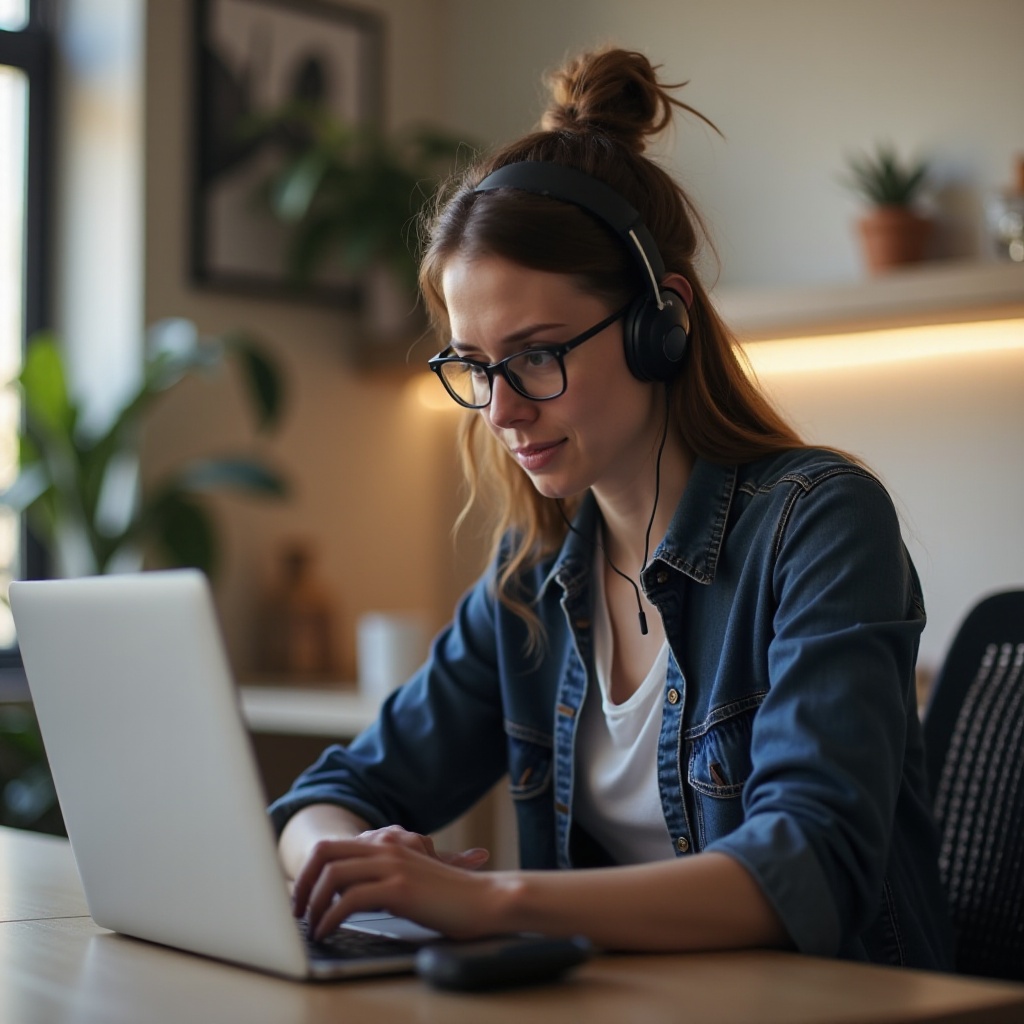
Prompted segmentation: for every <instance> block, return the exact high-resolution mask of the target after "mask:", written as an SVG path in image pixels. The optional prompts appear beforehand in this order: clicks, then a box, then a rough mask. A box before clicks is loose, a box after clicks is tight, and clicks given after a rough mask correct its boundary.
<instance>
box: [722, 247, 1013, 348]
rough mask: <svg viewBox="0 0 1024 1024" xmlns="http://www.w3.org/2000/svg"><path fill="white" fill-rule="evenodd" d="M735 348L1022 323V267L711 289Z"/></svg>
mask: <svg viewBox="0 0 1024 1024" xmlns="http://www.w3.org/2000/svg"><path fill="white" fill-rule="evenodd" d="M712 298H713V300H714V302H715V304H716V306H717V308H718V310H719V312H720V313H721V315H722V316H723V318H724V319H725V322H726V323H727V324H728V325H729V326H730V327H731V328H732V329H733V330H734V331H736V333H737V334H738V335H739V336H740V339H741V340H743V341H763V340H767V339H771V338H784V337H785V338H789V337H799V336H806V335H811V334H835V333H848V332H852V331H862V330H870V329H879V328H886V327H905V326H911V325H916V324H929V323H957V322H959V323H964V322H968V321H971V320H996V319H1005V318H1011V317H1018V316H1024V263H1011V262H1006V263H996V262H974V263H953V262H949V263H941V262H934V263H922V264H915V265H913V266H908V267H906V268H899V269H896V270H892V271H889V272H888V273H886V274H882V275H879V276H877V277H872V278H868V279H865V280H864V281H860V282H854V283H849V284H835V285H822V286H818V287H792V288H742V287H722V288H719V289H716V290H715V291H714V293H713V294H712Z"/></svg>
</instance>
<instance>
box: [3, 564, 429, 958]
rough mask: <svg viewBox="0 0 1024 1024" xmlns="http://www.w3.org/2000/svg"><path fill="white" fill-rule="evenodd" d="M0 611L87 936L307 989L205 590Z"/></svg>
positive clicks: (101, 590)
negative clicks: (87, 917) (74, 867)
mask: <svg viewBox="0 0 1024 1024" xmlns="http://www.w3.org/2000/svg"><path fill="white" fill-rule="evenodd" d="M10 599H11V608H12V611H13V614H14V620H15V625H16V628H17V634H18V641H19V644H20V647H21V652H22V658H23V661H24V664H25V671H26V675H27V677H28V683H29V690H30V692H31V696H32V700H33V703H34V706H35V709H36V715H37V717H38V720H39V726H40V731H41V733H42V736H43V742H44V745H45V747H46V752H47V757H48V759H49V762H50V768H51V771H52V773H53V778H54V784H55V786H56V789H57V795H58V798H59V800H60V805H61V809H62V811H63V814H64V820H65V824H66V826H67V831H68V836H69V838H70V840H71V845H72V848H73V851H74V854H75V859H76V861H77V863H78V868H79V873H80V874H81V877H82V886H83V889H84V890H85V896H86V900H87V903H88V906H89V911H90V913H91V915H92V917H93V919H94V920H95V921H96V923H97V924H99V925H101V926H102V927H105V928H110V929H112V930H114V931H118V932H122V933H125V934H127V935H133V936H136V937H138V938H143V939H148V940H150V941H154V942H159V943H163V944H165V945H168V946H174V947H178V948H181V949H187V950H190V951H192V952H197V953H203V954H206V955H208V956H213V957H217V958H220V959H224V960H231V961H235V962H238V963H242V964H245V965H247V966H251V967H257V968H261V969H264V970H268V971H273V972H275V973H280V974H285V975H288V976H291V977H303V976H308V975H309V974H310V973H311V967H310V962H309V958H308V956H307V953H306V948H305V945H304V943H303V941H302V940H301V938H300V937H299V934H298V930H297V928H296V923H295V920H294V917H293V916H292V913H291V908H290V903H289V900H288V896H287V891H286V882H285V878H284V874H283V870H282V868H281V865H280V862H279V860H278V856H277V843H276V838H275V836H274V834H273V829H272V826H271V824H270V821H269V819H268V817H267V815H266V813H265V794H264V793H263V790H262V786H261V783H260V780H259V774H258V771H257V767H256V762H255V759H254V755H253V751H252V746H251V742H250V739H249V735H248V732H247V730H246V728H245V726H244V723H243V721H242V719H241V714H240V710H239V704H238V697H237V691H236V689H235V686H234V682H233V679H232V675H231V671H230V668H229V665H228V661H227V658H226V655H225V652H224V648H223V644H222V641H221V636H220V632H219V629H218V625H217V619H216V614H215V610H214V606H213V601H212V597H211V594H210V590H209V586H208V584H207V581H206V579H205V577H204V576H203V575H202V574H201V573H199V572H197V571H193V570H177V571H170V572H149V573H138V574H134V575H124V576H102V577H90V578H84V579H72V580H46V581H32V582H15V583H12V584H11V588H10ZM424 933H425V934H426V932H425V930H424ZM410 965H411V958H410ZM377 969H379V965H378V967H377ZM373 971H374V967H373V965H367V966H366V968H365V970H363V971H360V970H359V969H358V967H357V965H353V964H349V965H348V967H347V968H346V969H344V970H332V969H330V968H329V967H328V966H327V965H324V964H320V963H318V964H316V965H315V967H314V968H313V969H312V973H315V974H328V975H330V974H337V973H343V974H353V973H372V972H373Z"/></svg>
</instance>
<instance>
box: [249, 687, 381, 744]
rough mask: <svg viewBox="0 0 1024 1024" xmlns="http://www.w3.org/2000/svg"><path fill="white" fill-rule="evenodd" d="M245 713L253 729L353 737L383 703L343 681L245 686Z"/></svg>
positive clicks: (287, 733)
mask: <svg viewBox="0 0 1024 1024" xmlns="http://www.w3.org/2000/svg"><path fill="white" fill-rule="evenodd" d="M239 698H240V700H241V705H242V715H243V717H244V718H245V721H246V724H247V725H248V726H249V728H250V729H251V730H252V731H253V732H257V733H274V734H277V735H283V736H332V737H337V738H338V739H351V738H352V737H353V736H356V735H358V734H359V733H360V732H362V730H363V729H365V728H366V726H368V725H369V724H370V723H371V722H373V721H374V719H375V718H376V717H377V711H378V710H379V704H378V703H377V702H375V701H373V700H371V699H370V698H368V697H366V696H364V695H363V694H361V693H360V692H359V690H358V689H356V688H355V687H352V686H343V685H342V684H340V683H339V684H337V685H332V686H323V687H315V688H314V687H302V686H290V685H283V686H241V687H239Z"/></svg>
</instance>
